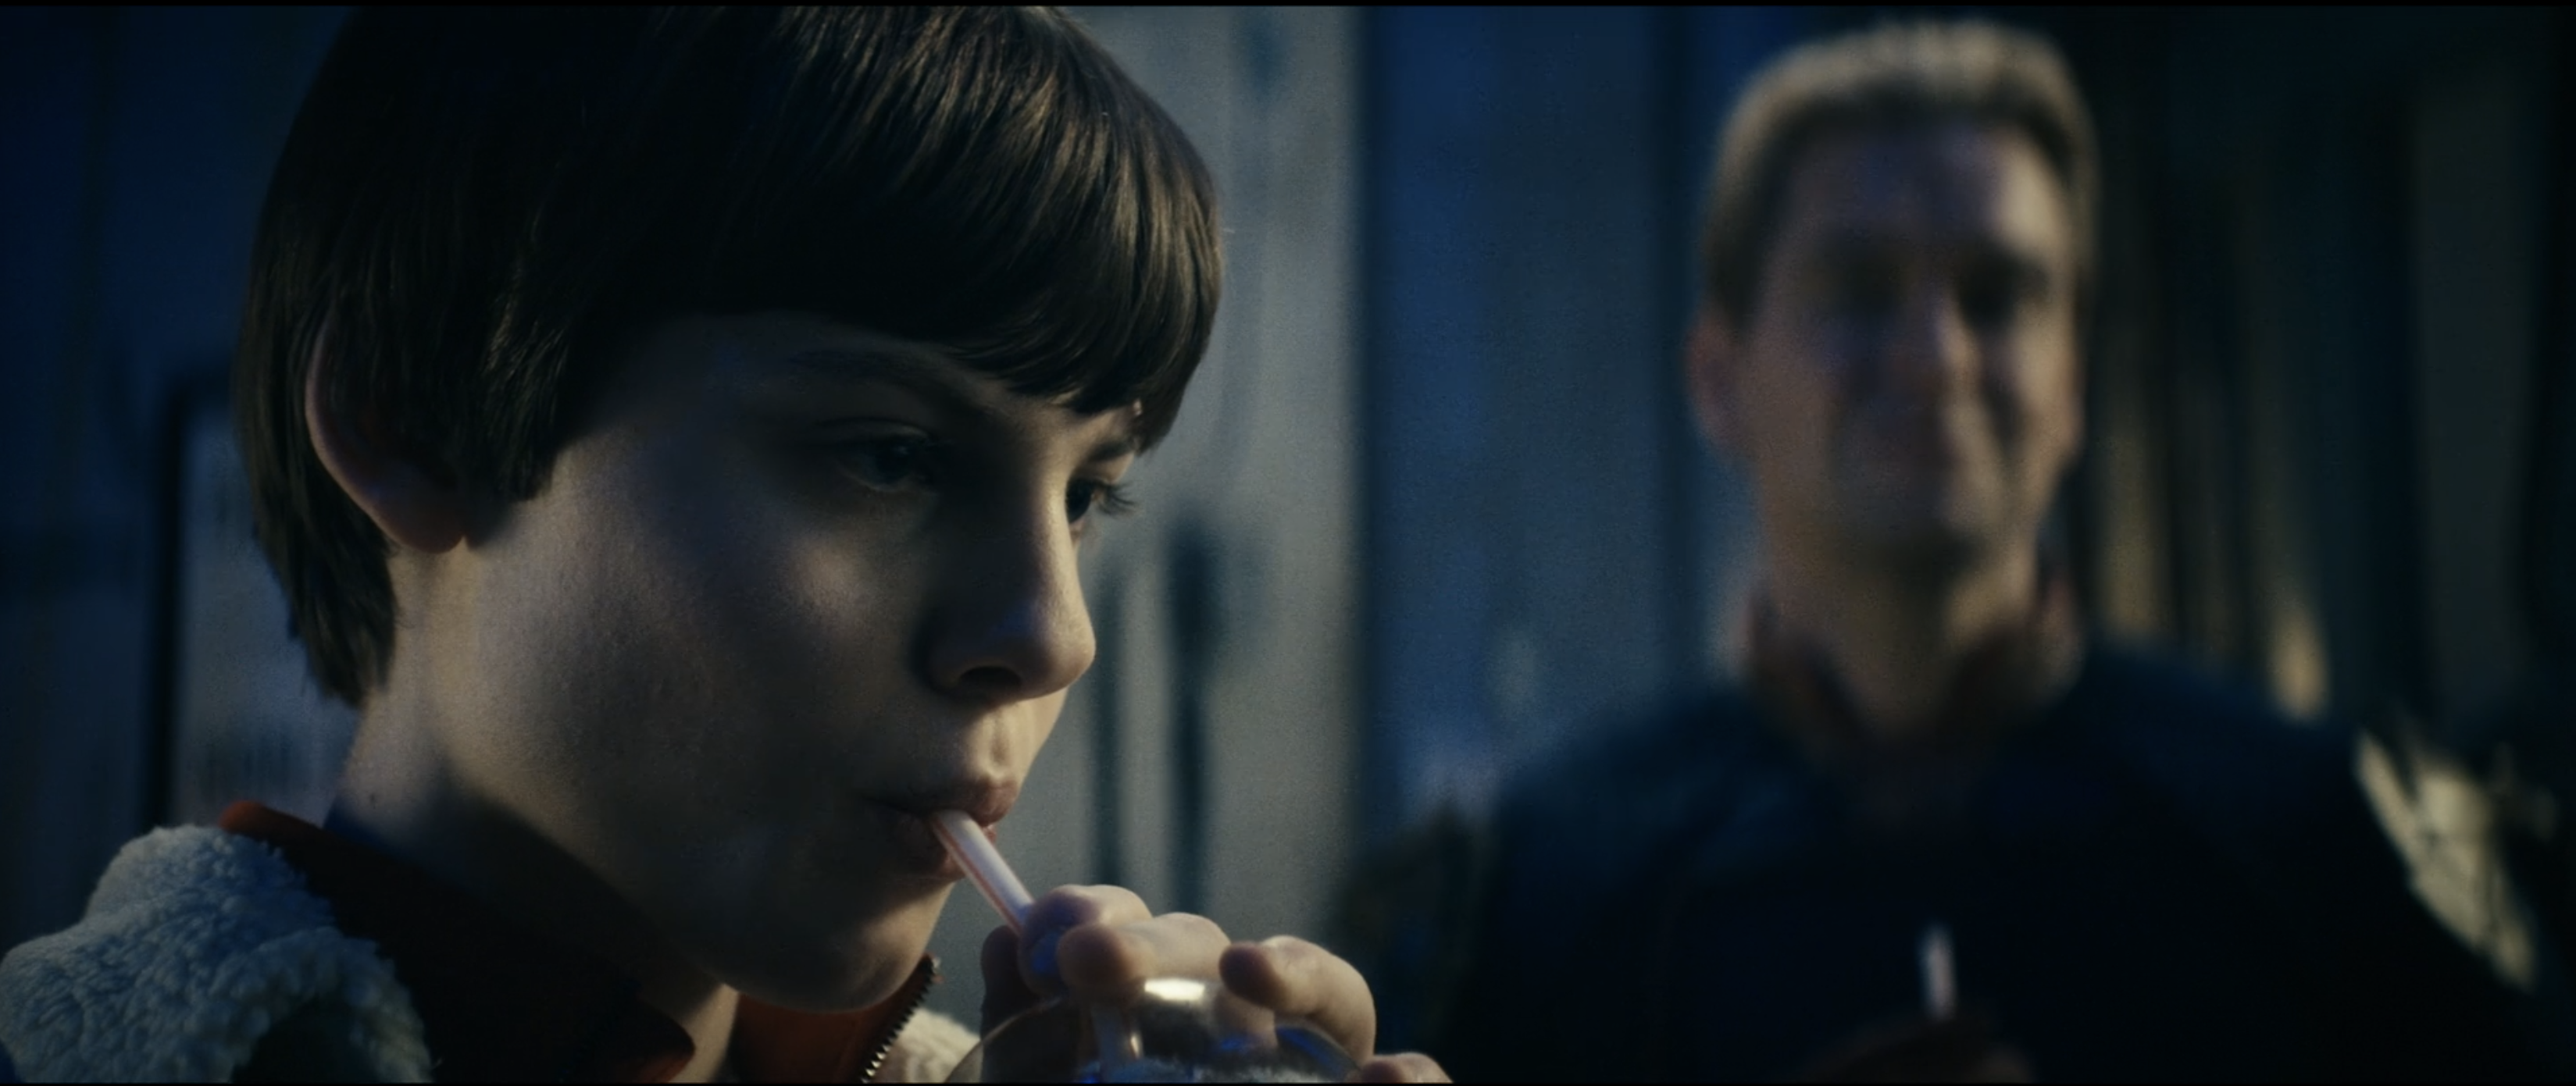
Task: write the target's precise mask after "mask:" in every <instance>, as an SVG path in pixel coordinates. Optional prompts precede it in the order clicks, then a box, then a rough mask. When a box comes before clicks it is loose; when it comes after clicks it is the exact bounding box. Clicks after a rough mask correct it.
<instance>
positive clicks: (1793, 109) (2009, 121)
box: [1700, 21, 2099, 319]
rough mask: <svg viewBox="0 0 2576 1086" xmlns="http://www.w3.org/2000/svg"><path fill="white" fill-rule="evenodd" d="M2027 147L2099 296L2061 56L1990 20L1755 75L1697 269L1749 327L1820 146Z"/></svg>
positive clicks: (1841, 50)
mask: <svg viewBox="0 0 2576 1086" xmlns="http://www.w3.org/2000/svg"><path fill="white" fill-rule="evenodd" d="M1953 120H1968V121H1974V122H1981V123H1988V124H1994V125H1998V126H2002V127H2005V128H2007V129H2010V130H2012V131H2017V132H2020V133H2021V134H2023V135H2024V136H2027V137H2028V138H2029V139H2030V141H2031V143H2032V144H2033V145H2034V146H2035V147H2037V148H2038V150H2039V152H2040V155H2041V157H2043V158H2045V159H2046V160H2047V161H2048V164H2049V166H2050V167H2051V168H2052V169H2053V170H2054V171H2055V172H2056V174H2057V177H2058V180H2059V182H2060V183H2062V184H2063V185H2064V187H2065V190H2066V196H2067V206H2068V209H2069V210H2070V211H2071V212H2073V214H2074V219H2075V243H2076V267H2077V269H2078V270H2077V277H2078V279H2079V284H2078V289H2079V297H2080V296H2083V294H2085V293H2089V286H2090V283H2091V280H2092V264H2093V206H2094V202H2095V193H2096V189H2097V187H2098V185H2099V181H2098V180H2097V177H2096V175H2097V173H2098V172H2099V167H2098V165H2097V164H2096V162H2095V158H2094V155H2095V151H2094V147H2093V125H2092V122H2091V121H2090V120H2088V119H2087V117H2086V115H2085V111H2084V99H2083V96H2082V95H2081V94H2080V93H2079V92H2077V90H2076V89H2075V80H2074V78H2073V77H2072V76H2070V75H2069V74H2068V73H2067V69H2066V61H2065V59H2064V58H2063V57H2061V56H2059V55H2058V52H2057V48H2056V47H2055V46H2053V45H2051V44H2049V43H2048V42H2047V41H2046V40H2045V39H2042V38H2040V37H2039V36H2038V35H2036V34H2032V33H2029V32H2027V31H2021V30H2014V29H2010V28H2007V27H2002V26H1998V25H1995V24H1993V23H1989V22H1983V21H1963V22H1905V23H1888V24H1882V25H1880V26H1877V27H1873V28H1871V29H1868V30H1863V31H1858V32H1855V33H1851V34H1845V35H1841V36H1838V37H1834V38H1828V39H1825V40H1823V41H1819V42H1814V43H1810V44H1808V45H1804V46H1800V47H1799V48H1797V49H1794V50H1791V51H1790V52H1789V53H1788V54H1786V55H1784V56H1782V57H1781V58H1780V59H1779V60H1776V61H1774V62H1772V63H1771V65H1770V66H1769V67H1766V68H1764V69H1763V70H1762V72H1761V73H1760V74H1759V75H1757V76H1755V77H1754V79H1753V81H1752V83H1751V84H1750V85H1749V86H1747V87H1746V88H1745V91H1744V95H1743V97H1742V98H1740V99H1738V100H1737V103H1736V106H1735V110H1734V112H1733V113H1731V114H1730V115H1729V116H1728V118H1727V124H1726V133H1725V136H1724V138H1723V139H1721V140H1720V141H1719V144H1718V153H1717V173H1716V176H1715V178H1714V179H1713V181H1712V183H1711V186H1710V189H1709V197H1708V219H1707V226H1706V229H1705V231H1704V232H1703V233H1702V235H1701V238H1700V258H1701V260H1702V262H1703V267H1704V269H1705V270H1706V272H1707V274H1708V291H1709V298H1710V300H1711V301H1713V302H1715V303H1716V304H1717V305H1718V307H1719V308H1720V309H1722V310H1723V311H1725V312H1726V313H1727V314H1728V315H1729V316H1733V317H1736V318H1739V319H1741V318H1746V317H1749V316H1750V314H1751V311H1752V308H1753V302H1754V297H1755V294H1756V289H1755V286H1756V284H1757V283H1758V282H1759V281H1760V279H1761V273H1762V261H1763V256H1764V250H1766V249H1767V248H1768V247H1769V246H1770V241H1771V234H1772V231H1773V229H1774V228H1775V226H1776V224H1777V222H1778V220H1779V217H1780V212H1781V207H1780V201H1781V198H1782V194H1783V190H1784V189H1785V188H1786V186H1787V181H1788V174H1789V170H1790V167H1791V166H1792V165H1794V164H1795V162H1796V160H1797V158H1798V156H1799V154H1801V153H1802V152H1803V151H1805V150H1806V148H1807V147H1809V146H1810V145H1812V144H1814V143H1815V142H1816V141H1817V140H1818V139H1819V138H1820V137H1823V136H1828V135H1835V134H1840V133H1846V132H1852V131H1884V130H1889V129H1897V130H1903V129H1911V128H1918V127H1922V126H1926V125H1931V124H1938V123H1941V122H1944V121H1953Z"/></svg>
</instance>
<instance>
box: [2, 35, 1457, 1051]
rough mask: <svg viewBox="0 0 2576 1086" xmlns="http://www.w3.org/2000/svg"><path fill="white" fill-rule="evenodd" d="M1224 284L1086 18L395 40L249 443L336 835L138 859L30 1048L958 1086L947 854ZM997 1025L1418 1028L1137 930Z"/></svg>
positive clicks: (377, 74) (1207, 938) (251, 379)
mask: <svg viewBox="0 0 2576 1086" xmlns="http://www.w3.org/2000/svg"><path fill="white" fill-rule="evenodd" d="M1216 246H1217V235H1216V228H1215V212H1214V207H1213V194H1212V191H1211V186H1210V184H1209V181H1208V178H1207V174H1206V172H1205V170H1204V168H1203V167H1202V166H1201V165H1200V163H1199V162H1198V160H1197V158H1196V156H1195V154H1194V153H1193V152H1192V150H1191V149H1190V147H1189V145H1188V143H1187V141H1186V140H1185V139H1184V138H1183V137H1182V135H1181V134H1180V132H1179V131H1178V129H1177V128H1176V127H1175V126H1174V125H1173V124H1172V123H1171V121H1170V120H1169V119H1168V118H1167V117H1165V116H1164V114H1163V113H1162V112H1161V111H1160V110H1159V109H1158V108H1157V107H1155V106H1154V105H1153V103H1151V102H1150V101H1148V100H1147V99H1146V98H1145V97H1144V96H1143V94H1142V93H1141V92H1139V91H1138V90H1137V89H1136V88H1135V87H1134V85H1133V84H1132V83H1130V82H1129V81H1128V80H1127V79H1126V77H1125V76H1124V75H1123V74H1122V73H1120V72H1119V71H1118V70H1117V68H1116V66H1115V65H1114V64H1113V63H1112V62H1111V61H1110V60H1109V58H1108V57H1107V56H1106V54H1105V53H1103V52H1102V51H1101V50H1100V49H1099V47H1098V46H1097V45H1095V44H1094V43H1093V42H1091V41H1090V39H1089V38H1088V37H1087V36H1085V35H1084V34H1083V33H1082V31H1081V30H1080V29H1079V28H1078V27H1077V26H1076V25H1074V24H1073V23H1072V22H1071V21H1070V20H1069V19H1067V18H1065V17H1064V16H1062V15H1060V14H1057V13H1054V12H1051V11H1042V10H1032V9H1010V10H953V9H944V10H923V9H892V8H855V9H791V10H758V11H754V10H732V9H685V10H684V9H647V10H628V9H613V10H612V9H600V10H582V11H551V12H532V11H475V12H467V11H449V10H438V11H384V10H363V11H360V12H359V13H357V14H356V15H354V16H352V18H351V21H350V23H349V25H348V26H347V27H346V29H345V30H344V31H343V33H342V35H341V37H340V40H339V41H338V42H337V43H336V44H335V45H334V47H333V50H332V52H331V55H330V56H329V58H328V59H327V60H326V62H325V64H324V66H323V69H322V71H321V72H320V74H319V75H318V76H317V78H316V81H315V84H314V87H313V89H312V91H311V92H310V94H309V96H308V98H307V100H306V102H305V105H304V108H303V112H302V114H301V115H300V116H299V117H298V118H297V121H296V125H295V128H294V131H293V133H292V134H291V135H290V137H289V139H288V144H287V148H286V151H285V153H284V155H283V157H282V159H281V161H280V164H279V167H278V172H277V176H276V178H275V180H274V182H273V184H272V187H271V190H270V193H269V198H268V204H267V207H266V209H265V212H264V214H263V219H262V222H261V226H260V233H259V239H258V243H257V248H256V251H255V256H254V270H253V278H252V289H251V296H250V303H249V310H248V313H247V315H246V318H245V321H244V330H243V343H242V351H241V355H240V358H239V362H238V367H239V368H238V370H237V374H236V390H235V399H236V402H237V404H238V406H239V412H240V414H239V422H240V426H241V437H242V441H243V446H244V450H245V457H246V461H247V463H248V464H249V467H250V472H251V476H252V484H253V488H254V492H255V494H256V496H257V501H258V518H259V532H260V539H261V543H262V545H263V547H264V548H265V549H266V551H267V553H268V555H269V557H270V560H271V562H272V563H273V564H274V565H275V567H276V569H277V571H278V574H279V577H280V580H281V582H282V583H283V584H284V586H285V588H286V590H287V594H288V596H289V600H290V604H291V607H292V611H293V614H294V616H295V621H296V626H297V631H298V634H299V636H300V637H301V639H302V640H303V642H304V644H305V645H306V647H307V649H308V651H309V653H310V656H311V661H312V665H313V669H314V673H315V675H316V677H317V678H318V679H319V680H320V682H321V683H322V684H323V686H324V687H325V688H326V689H328V690H329V691H331V692H332V693H333V694H335V695H337V696H339V697H341V698H344V699H346V700H348V701H350V702H352V703H353V704H356V705H358V706H359V707H360V708H361V710H362V717H361V723H360V726H359V734H358V738H357V741H356V744H355V747H354V749H353V751H352V754H351V756H350V760H349V764H348V767H347V769H346V770H345V772H344V775H343V778H342V782H341V788H340V791H339V793H338V795H337V797H336V799H335V801H334V804H333V807H332V811H331V815H330V817H329V819H328V824H327V826H325V827H314V826H310V825H306V824H304V823H301V822H299V821H297V820H294V819H292V818H289V817H287V816H284V815H281V814H278V813H276V812H273V811H268V810H265V809H262V808H258V807H255V806H249V805H243V806H237V807H236V808H235V809H234V810H233V811H231V812H229V813H228V814H227V815H226V817H225V818H224V820H223V825H222V827H221V828H220V829H209V828H192V829H181V830H164V831H160V832H157V833H155V834H153V835H150V836H147V837H146V838H144V839H142V840H140V841H137V842H135V843H134V844H133V845H131V846H129V847H128V848H127V849H126V850H125V851H124V852H123V853H122V854H120V856H119V857H118V859H117V861H116V863H115V864H114V865H112V866H111V867H110V869H109V871H108V873H107V875H106V876H105V878H104V879H103V880H102V881H101V884H100V888H99V891H98V893H97V894H96V895H95V897H94V898H93V900H92V903H91V909H90V913H89V915H88V916H87V917H86V918H85V919H84V920H83V921H82V922H81V924H79V925H78V926H76V927H74V928H72V929H70V930H68V931H65V932H62V933H59V934H57V935H54V936H50V937H47V938H44V939H39V940H37V941H35V942H32V943H29V944H27V945H26V946H23V947H21V948H19V949H18V950H16V951H14V952H12V953H11V954H10V956H9V957H8V959H7V960H6V962H5V963H0V1048H5V1049H6V1051H7V1052H8V1053H9V1054H10V1055H11V1057H12V1058H13V1059H14V1060H15V1061H16V1064H17V1066H18V1069H19V1071H20V1072H21V1073H23V1074H25V1075H27V1076H29V1077H30V1078H102V1077H122V1078H209V1079H223V1078H245V1079H258V1078H325V1077H328V1078H365V1079H415V1080H416V1079H425V1078H430V1077H437V1078H448V1079H468V1078H472V1079H511V1080H519V1079H535V1078H547V1079H567V1078H578V1079H615V1080H620V1081H667V1080H673V1079H678V1080H689V1081H703V1080H708V1079H711V1078H719V1077H723V1078H740V1079H768V1080H778V1079H824V1078H828V1079H833V1080H839V1081H851V1080H859V1079H865V1078H871V1077H882V1078H889V1079H912V1078H929V1077H944V1076H945V1075H946V1074H948V1073H949V1071H950V1069H951V1068H952V1067H953V1066H954V1065H955V1064H956V1063H957V1062H958V1060H959V1058H960V1056H961V1055H962V1054H963V1052H964V1050H965V1048H966V1047H967V1046H968V1045H969V1044H971V1043H972V1041H973V1037H972V1035H970V1034H968V1033H967V1032H966V1031H965V1030H964V1029H963V1028H962V1027H960V1026H958V1025H957V1024H955V1023H953V1022H947V1021H945V1020H942V1019H938V1018H937V1017H936V1016H932V1015H926V1014H920V1013H916V1011H915V1008H916V1007H917V1006H918V1003H919V1001H920V998H921V994H922V992H923V990H924V989H925V988H926V987H927V985H928V984H929V983H930V981H931V980H932V975H931V972H930V964H929V962H928V960H927V959H926V958H925V956H924V954H923V948H924V946H925V944H926V942H927V939H928V937H929V933H930V928H931V925H932V924H933V922H934V921H935V920H936V919H937V917H938V913H939V910H940V908H941V905H942V903H943V902H944V901H945V900H946V898H947V896H948V893H949V891H950V889H951V888H952V886H953V885H954V883H955V881H956V880H957V878H958V877H959V873H958V871H957V870H956V868H955V867H954V865H953V864H951V863H950V862H949V861H948V860H947V858H946V857H945V854H944V853H943V852H942V850H941V849H940V847H939V845H938V844H937V843H936V841H935V840H934V839H933V837H932V835H931V834H930V832H929V830H928V828H927V825H926V821H925V820H926V817H927V816H928V815H929V814H930V813H931V812H933V811H935V810H940V809H951V808H953V809H961V810H964V811H966V812H968V813H969V814H971V815H973V816H974V817H975V818H976V819H977V820H978V821H980V822H982V823H984V824H985V825H987V826H988V827H989V826H991V825H992V824H993V823H996V822H999V821H1000V820H1001V819H1002V817H1003V815H1004V814H1005V813H1007V811H1008V810H1009V808H1010V806H1011V802H1012V799H1013V797H1014V796H1015V794H1016V793H1017V791H1018V789H1019V785H1020V781H1021V780H1022V779H1023V777H1024V776H1025V774H1026V773H1027V771H1028V767H1029V765H1030V763H1031V761H1032V759H1033V758H1034V757H1035V755H1036V752H1037V750H1038V747H1039V746H1040V745H1041V744H1042V743H1043V742H1044V740H1045V738H1046V735H1047V732H1048V730H1049V728H1051V727H1052V725H1053V723H1054V721H1055V718H1056V715H1057V713H1058V711H1059V710H1060V709H1061V707H1062V703H1063V697H1064V692H1065V689H1066V687H1067V686H1069V685H1070V684H1071V683H1072V682H1073V681H1074V680H1075V678H1077V677H1078V676H1080V675H1081V674H1082V672H1083V670H1084V669H1085V668H1086V667H1087V666H1088V665H1089V663H1090V660H1091V655H1092V640H1091V629H1090V624H1089V620H1088V617H1087V616H1086V614H1085V613H1084V610H1083V604H1082V599H1081V594H1080V587H1079V584H1078V582H1077V580H1076V576H1075V556H1076V550H1077V547H1078V544H1079V541H1080V539H1081V537H1082V535H1083V534H1084V532H1085V526H1086V525H1087V524H1088V523H1089V522H1090V521H1091V519H1092V518H1093V517H1096V516H1099V515H1102V514H1104V513H1109V512H1114V511H1116V509H1117V507H1118V505H1119V497H1118V480H1119V477H1120V476H1121V475H1122V474H1123V473H1124V472H1125V471H1126V470H1127V468H1128V466H1129V464H1131V463H1132V462H1133V460H1134V459H1135V457H1136V456H1137V455H1138V454H1139V453H1141V452H1142V451H1143V450H1144V449H1146V448H1147V447H1149V446H1151V445H1152V444H1153V442H1154V441H1155V440H1156V439H1157V438H1159V437H1161V436H1162V435H1163V434H1164V433H1165V432H1166V430H1167V429H1168V428H1169V427H1170V425H1171V422H1172V419H1173V416H1174V413H1175V412H1176V411H1177V410H1178V407H1179V402H1180V398H1181V394H1182V391H1183V388H1184V386H1185V385H1186V384H1187V382H1188V379H1189V376H1190V373H1191V371H1192V369H1193V368H1194V367H1195V366H1196V364H1197V362H1198V360H1199V358H1200V356H1201V354H1202V353H1203V352H1204V350H1205V348H1206V345H1207V338H1208V329H1209V326H1210V323H1211V321H1212V319H1213V315H1214V309H1215V305H1216V299H1217V283H1218V258H1217V250H1216ZM984 973H985V981H986V988H987V995H986V1003H985V1012H986V1018H987V1021H988V1024H989V1023H992V1022H998V1021H1000V1020H1001V1019H1002V1018H1003V1017H1005V1016H1007V1015H1009V1014H1011V1013H1014V1012H1016V1011H1018V1010H1020V1009H1022V1008H1025V1007H1027V1006H1030V1005H1032V1004H1034V1003H1035V1002H1036V1001H1037V1000H1038V999H1039V998H1041V994H1042V993H1044V994H1053V993H1058V992H1065V991H1071V992H1072V993H1074V994H1076V995H1098V994H1108V993H1114V992H1118V991H1121V990H1124V989H1126V988H1128V987H1130V986H1132V985H1133V984H1134V983H1135V982H1136V981H1137V980H1138V979H1139V978H1141V977H1143V976H1146V975H1151V974H1170V973H1185V974H1198V975H1208V976H1221V977H1222V978H1223V980H1224V981H1225V983H1227V984H1228V985H1229V986H1231V987H1233V988H1234V989H1236V990H1237V991H1238V992H1240V993H1242V994H1244V995H1245V996H1247V997H1248V998H1250V999H1252V1000H1254V1001H1255V1002H1258V1003H1262V1004H1265V1005H1268V1006H1271V1007H1273V1008H1276V1009H1278V1010H1281V1011H1283V1012H1286V1013H1291V1014H1297V1015H1302V1016H1304V1017H1307V1018H1309V1019H1311V1020H1313V1021H1314V1022H1315V1023H1316V1024H1317V1025H1318V1026H1320V1027H1321V1028H1323V1029H1324V1030H1325V1031H1327V1032H1329V1033H1331V1034H1332V1035H1333V1036H1335V1037H1336V1038H1337V1039H1338V1040H1340V1041H1341V1042H1342V1043H1343V1044H1344V1045H1345V1046H1346V1047H1348V1048H1350V1049H1351V1050H1352V1052H1353V1053H1354V1054H1355V1055H1358V1056H1361V1057H1363V1058H1364V1059H1366V1058H1367V1056H1368V1050H1369V1047H1370V1042H1371V1039H1372V1038H1371V1034H1372V1033H1373V1029H1374V1011H1373V1008H1372V1007H1371V1005H1370V1002H1369V998H1368V995H1367V989H1366V986H1365V985H1364V984H1362V983H1361V982H1360V980H1359V978H1358V976H1357V974H1356V973H1355V972H1353V971H1352V970H1351V969H1350V967H1349V966H1348V965H1346V964H1344V963H1342V962H1341V961H1340V960H1339V959H1337V958H1334V957H1332V956H1331V955H1329V954H1326V953H1324V952H1323V951H1322V950H1320V949H1318V948H1316V947H1314V946H1312V945H1311V944H1306V943H1303V942H1300V941H1296V940H1288V939H1279V940H1272V941H1270V942H1267V943H1263V944H1258V945H1253V944H1239V945H1235V946H1231V947H1229V946H1228V945H1227V942H1226V939H1225V937H1224V935H1223V934H1222V933H1221V932H1219V931H1218V930H1217V929H1216V928H1215V926H1214V925H1212V924H1210V923H1208V922H1207V921H1205V920H1202V919H1199V918H1196V917H1188V916H1165V917H1149V916H1148V914H1147V912H1146V910H1145V909H1144V907H1143V905H1142V903H1141V902H1139V901H1138V900H1137V899H1136V898H1135V896H1134V895H1132V894H1128V893H1126V892H1125V891H1122V890H1117V889H1115V888H1082V889H1065V890H1059V891H1057V892H1055V893H1053V894H1050V895H1048V896H1047V897H1046V898H1043V899H1041V901H1040V903H1039V906H1038V908H1037V910H1036V912H1035V913H1034V915H1033V920H1032V922H1031V923H1030V924H1029V926H1028V931H1027V932H1026V934H1025V936H1024V937H1022V938H1020V939H1018V940H1017V941H1014V940H1013V938H1012V937H1011V936H1010V935H1009V933H1008V932H1007V931H997V932H996V933H995V937H994V939H993V940H991V941H990V942H989V943H988V952H987V954H986V955H985V962H984ZM1363 1074H1364V1075H1366V1076H1368V1077H1371V1078H1382V1079H1383V1078H1404V1077H1416V1076H1436V1075H1437V1074H1438V1070H1437V1068H1436V1067H1435V1066H1433V1065H1431V1064H1430V1063H1429V1061H1427V1060H1424V1059H1422V1058H1420V1057H1394V1058H1379V1059H1374V1060H1369V1061H1368V1062H1367V1063H1366V1065H1365V1066H1364V1068H1363Z"/></svg>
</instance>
